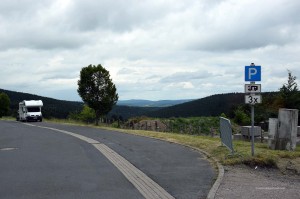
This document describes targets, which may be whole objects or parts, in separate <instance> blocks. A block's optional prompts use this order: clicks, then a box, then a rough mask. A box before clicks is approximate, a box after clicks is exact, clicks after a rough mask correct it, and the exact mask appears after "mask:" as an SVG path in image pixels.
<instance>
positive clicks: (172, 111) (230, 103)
mask: <svg viewBox="0 0 300 199" xmlns="http://www.w3.org/2000/svg"><path fill="white" fill-rule="evenodd" d="M244 96H245V94H244V93H227V94H216V95H212V96H208V97H205V98H201V99H198V100H193V101H190V102H186V103H183V104H178V105H175V106H171V107H166V108H162V109H160V110H157V111H152V112H149V114H148V116H151V117H160V118H169V117H196V116H219V115H220V114H222V113H225V114H226V115H229V114H230V111H231V110H232V108H233V107H234V106H238V105H239V104H243V103H244Z"/></svg>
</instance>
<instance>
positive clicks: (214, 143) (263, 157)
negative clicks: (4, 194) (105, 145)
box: [111, 129, 300, 168]
mask: <svg viewBox="0 0 300 199" xmlns="http://www.w3.org/2000/svg"><path fill="white" fill-rule="evenodd" d="M111 130H115V129H111ZM117 131H121V132H125V133H130V134H135V135H142V136H147V137H153V138H159V139H163V140H166V141H171V142H175V143H179V144H184V145H188V146H191V147H194V148H197V149H201V150H203V151H205V152H207V153H209V154H210V155H211V156H212V157H214V158H215V159H217V160H218V161H219V162H221V163H222V164H224V165H236V164H247V165H256V166H264V167H275V168H277V167H278V165H277V162H278V161H279V159H281V158H285V159H295V158H300V147H297V148H296V150H295V151H278V150H270V149H268V147H267V144H266V143H255V155H254V156H252V155H251V143H250V142H245V141H233V145H234V150H235V153H234V154H233V155H232V154H231V153H230V152H229V150H228V149H227V148H226V147H224V146H221V141H220V138H212V137H208V136H191V135H181V134H175V133H161V132H151V131H137V130H135V131H134V130H122V129H118V130H117Z"/></svg>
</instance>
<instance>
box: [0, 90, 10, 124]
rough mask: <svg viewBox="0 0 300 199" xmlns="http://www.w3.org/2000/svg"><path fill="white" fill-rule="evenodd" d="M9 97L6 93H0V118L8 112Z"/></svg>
mask: <svg viewBox="0 0 300 199" xmlns="http://www.w3.org/2000/svg"><path fill="white" fill-rule="evenodd" d="M9 105H10V99H9V97H8V95H7V94H6V93H0V118H1V117H2V116H4V115H7V114H8V111H9Z"/></svg>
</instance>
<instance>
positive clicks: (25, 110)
mask: <svg viewBox="0 0 300 199" xmlns="http://www.w3.org/2000/svg"><path fill="white" fill-rule="evenodd" d="M42 106H43V102H42V100H24V101H22V102H20V103H19V110H18V116H17V120H18V121H19V120H20V121H40V122H41V121H42V120H43V117H42Z"/></svg>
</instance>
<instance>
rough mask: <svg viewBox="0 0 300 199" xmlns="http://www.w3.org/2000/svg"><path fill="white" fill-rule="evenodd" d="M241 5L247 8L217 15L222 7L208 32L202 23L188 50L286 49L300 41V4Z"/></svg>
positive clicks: (266, 3)
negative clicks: (272, 46)
mask: <svg viewBox="0 0 300 199" xmlns="http://www.w3.org/2000/svg"><path fill="white" fill-rule="evenodd" d="M227 3H228V2H227ZM225 4H226V2H225ZM228 4H229V3H228ZM241 4H242V2H241ZM221 5H224V4H219V6H221ZM242 5H243V6H244V7H237V8H235V7H230V8H231V9H232V10H226V11H227V12H228V14H227V13H225V11H224V13H221V14H220V13H218V12H222V10H221V8H222V7H221V8H220V10H221V11H220V10H218V12H217V11H216V12H215V14H216V16H215V17H214V18H213V20H211V21H209V22H211V23H209V22H208V24H207V26H206V27H205V29H202V25H201V24H198V25H196V26H195V27H194V28H195V29H198V28H199V32H198V33H199V34H198V39H194V40H193V41H192V42H191V43H190V44H189V45H188V46H189V47H188V48H191V49H196V50H207V51H227V50H246V49H251V48H252V49H253V48H262V47H266V46H270V45H278V46H284V45H286V44H289V43H293V42H295V41H297V40H299V35H298V32H299V31H300V28H299V26H300V13H299V7H300V1H278V2H277V1H276V2H275V1H272V3H271V2H269V1H266V2H264V1H261V2H259V3H258V2H257V3H256V4H253V5H252V4H242ZM246 5H248V6H249V7H246ZM225 8H226V7H225ZM246 9H248V10H249V11H247V10H246ZM243 11H244V12H243ZM222 14H223V15H222ZM220 16H222V17H223V18H220ZM297 26H298V30H297V28H296V30H297V31H295V27H297Z"/></svg>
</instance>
